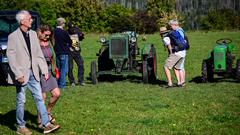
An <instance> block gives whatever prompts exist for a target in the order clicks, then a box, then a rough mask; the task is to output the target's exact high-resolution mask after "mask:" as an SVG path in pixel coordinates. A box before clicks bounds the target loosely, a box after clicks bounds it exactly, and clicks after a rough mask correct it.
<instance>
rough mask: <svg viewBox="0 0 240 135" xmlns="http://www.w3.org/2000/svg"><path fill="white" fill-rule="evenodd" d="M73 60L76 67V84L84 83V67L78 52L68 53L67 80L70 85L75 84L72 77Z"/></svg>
mask: <svg viewBox="0 0 240 135" xmlns="http://www.w3.org/2000/svg"><path fill="white" fill-rule="evenodd" d="M73 60H74V61H75V62H76V64H77V67H78V83H83V82H84V66H83V58H82V56H81V55H80V51H70V54H69V58H68V79H69V82H70V84H71V83H75V81H74V76H73Z"/></svg>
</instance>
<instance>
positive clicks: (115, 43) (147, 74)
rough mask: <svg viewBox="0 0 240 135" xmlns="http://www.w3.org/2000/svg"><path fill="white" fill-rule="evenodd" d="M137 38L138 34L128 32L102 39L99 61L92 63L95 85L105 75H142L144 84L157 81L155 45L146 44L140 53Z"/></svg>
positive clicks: (92, 75) (98, 54) (92, 77)
mask: <svg viewBox="0 0 240 135" xmlns="http://www.w3.org/2000/svg"><path fill="white" fill-rule="evenodd" d="M137 37H138V35H137V33H136V32H134V31H128V32H124V33H115V34H111V35H110V36H109V37H108V38H105V37H101V38H100V42H101V44H102V46H101V48H100V49H99V52H98V53H97V58H98V60H97V62H96V61H92V62H91V73H90V76H91V79H92V83H93V84H97V83H98V78H99V77H101V76H104V75H129V74H134V73H135V74H136V73H142V79H143V82H144V83H148V82H150V81H154V80H156V79H157V56H156V49H155V47H154V45H153V44H146V45H144V47H143V49H142V50H141V52H140V51H139V48H138V45H137ZM140 54H141V56H140Z"/></svg>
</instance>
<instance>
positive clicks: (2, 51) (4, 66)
mask: <svg viewBox="0 0 240 135" xmlns="http://www.w3.org/2000/svg"><path fill="white" fill-rule="evenodd" d="M17 12H18V11H17V10H4V11H0V85H7V74H8V72H9V70H10V67H9V64H8V59H7V56H6V51H7V41H8V35H9V34H10V33H12V32H13V31H15V30H16V29H17V28H18V26H19V24H18V22H17V20H16V18H15V17H16V14H17ZM29 12H30V14H31V15H32V19H33V23H32V29H33V30H36V29H37V28H38V27H39V25H40V16H39V14H38V13H37V12H34V11H29Z"/></svg>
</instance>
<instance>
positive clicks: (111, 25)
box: [101, 4, 133, 32]
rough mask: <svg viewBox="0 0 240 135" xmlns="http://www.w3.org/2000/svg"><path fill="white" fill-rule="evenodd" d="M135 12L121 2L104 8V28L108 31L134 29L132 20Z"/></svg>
mask: <svg viewBox="0 0 240 135" xmlns="http://www.w3.org/2000/svg"><path fill="white" fill-rule="evenodd" d="M132 14H133V12H132V11H131V10H130V9H127V8H124V7H123V6H121V5H119V4H113V5H110V6H108V7H106V8H105V9H104V11H103V12H102V14H101V17H102V18H101V19H102V20H105V21H104V28H105V29H106V30H107V31H108V32H120V31H124V30H126V29H132V28H131V27H133V25H132V24H133V23H132V20H131V16H132Z"/></svg>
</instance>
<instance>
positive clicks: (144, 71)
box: [142, 60, 148, 83]
mask: <svg viewBox="0 0 240 135" xmlns="http://www.w3.org/2000/svg"><path fill="white" fill-rule="evenodd" d="M142 77H143V83H148V62H147V61H146V60H144V61H143V63H142Z"/></svg>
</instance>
